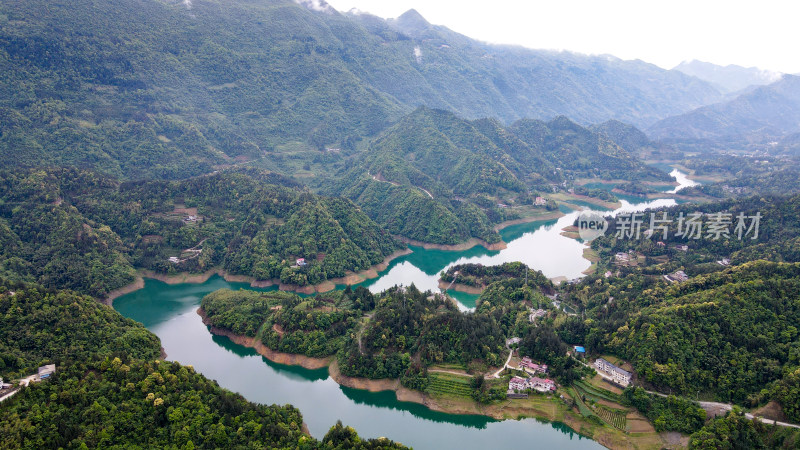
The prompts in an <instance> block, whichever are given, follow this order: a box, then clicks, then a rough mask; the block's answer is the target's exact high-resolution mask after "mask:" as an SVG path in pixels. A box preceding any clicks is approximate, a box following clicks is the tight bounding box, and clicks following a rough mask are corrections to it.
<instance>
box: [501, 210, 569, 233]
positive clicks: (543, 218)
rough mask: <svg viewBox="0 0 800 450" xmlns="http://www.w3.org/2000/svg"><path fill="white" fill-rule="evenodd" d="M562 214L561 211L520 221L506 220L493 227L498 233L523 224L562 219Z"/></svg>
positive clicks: (524, 218)
mask: <svg viewBox="0 0 800 450" xmlns="http://www.w3.org/2000/svg"><path fill="white" fill-rule="evenodd" d="M565 215H566V214H564V213H563V212H561V211H551V212H549V213H547V214H542V215H541V216H531V217H523V218H521V219H514V220H506V221H505V222H501V223H499V224H497V225H495V226H494V231H500V230H502V229H503V228H508V227H510V226H512V225H519V224H523V223H531V222H543V221H546V220H555V219H558V218H561V217H564V216H565Z"/></svg>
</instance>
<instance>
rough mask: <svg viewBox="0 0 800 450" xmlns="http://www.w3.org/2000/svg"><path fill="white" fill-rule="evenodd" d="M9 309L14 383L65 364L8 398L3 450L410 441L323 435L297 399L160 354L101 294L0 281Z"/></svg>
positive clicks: (5, 334)
mask: <svg viewBox="0 0 800 450" xmlns="http://www.w3.org/2000/svg"><path fill="white" fill-rule="evenodd" d="M0 315H2V317H3V320H2V321H0V376H2V377H3V379H4V381H5V382H10V381H12V380H14V379H16V378H17V377H23V376H28V375H30V374H31V373H34V372H35V370H36V368H37V367H38V366H39V365H40V364H55V365H56V373H55V374H53V375H51V376H50V378H49V379H47V380H46V381H42V382H38V383H31V384H30V385H29V387H27V388H22V390H21V391H20V392H18V393H17V394H16V395H14V396H13V397H11V398H9V399H6V400H5V401H3V402H2V403H0V447H1V448H75V449H78V448H108V447H115V448H256V447H258V448H303V449H316V448H320V449H334V448H358V449H378V448H382V449H392V448H402V446H400V445H399V444H396V443H394V442H392V441H390V440H388V439H385V438H381V439H369V440H362V439H361V438H359V437H358V434H357V433H356V432H355V430H353V429H352V428H350V427H347V428H345V427H343V426H342V424H341V423H339V424H336V425H334V426H333V427H332V428H331V430H330V431H329V432H328V433H327V435H326V436H325V437H324V438H323V439H322V440H321V441H318V440H316V439H314V438H313V437H311V436H308V435H307V434H305V433H304V432H303V430H302V426H303V416H302V415H301V414H300V412H299V411H298V410H297V409H295V408H294V407H292V406H291V405H285V406H278V405H272V406H266V405H259V404H255V403H250V402H248V401H246V400H245V399H244V398H242V396H241V395H239V394H234V393H232V392H229V391H227V390H225V389H222V388H220V387H219V385H217V383H216V382H215V381H213V380H209V379H207V378H206V377H204V376H203V375H201V374H199V373H197V372H195V370H194V369H193V368H192V366H181V365H180V364H179V363H176V362H161V361H156V360H155V359H156V358H158V356H159V354H160V344H159V340H158V337H156V336H155V335H154V334H152V333H151V332H150V331H148V330H147V329H145V328H144V327H143V326H142V324H140V323H137V322H134V321H133V320H130V319H126V318H124V317H122V316H121V315H120V314H119V313H118V312H116V311H114V310H113V309H111V308H110V307H108V306H105V305H101V304H100V303H98V302H97V301H96V300H94V299H92V298H91V297H85V296H81V295H78V294H76V293H74V292H70V291H54V290H47V289H44V288H42V287H40V286H37V285H24V284H18V283H9V282H7V281H4V280H3V279H0Z"/></svg>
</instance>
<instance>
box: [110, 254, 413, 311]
mask: <svg viewBox="0 0 800 450" xmlns="http://www.w3.org/2000/svg"><path fill="white" fill-rule="evenodd" d="M411 252H412V250H411V249H409V248H406V249H404V250H398V251H396V252H394V253H392V254H390V255H388V256H386V257H385V258H384V259H383V261H382V262H380V263H378V264H375V265H373V266H370V267H369V268H368V269H365V270H362V271H360V272H350V273H348V274H346V275H345V276H343V277H337V278H331V279H328V280H325V281H323V282H322V283H319V284H312V285H308V286H298V285H294V284H284V283H281V282H280V280H276V279H273V280H256V279H255V278H254V277H252V276H249V275H232V274H230V273H228V272H226V271H225V270H223V269H220V268H213V269H209V270H207V271H205V272H203V273H189V272H179V273H177V274H175V275H167V274H163V273H158V272H154V271H152V270H148V269H139V271H138V272H137V275H136V280H134V282H133V283H131V284H129V285H127V286H123V287H120V288H117V289H114V290H113V291H111V292H109V293H108V294H106V296H105V298H103V299H101V303H103V304H105V305H108V306H112V307H113V304H114V300H116V299H117V298H119V297H122V296H123V295H126V294H130V293H132V292H136V291H138V290H139V289H142V288H144V279H145V278H152V279H154V280H158V281H161V282H162V283H166V284H181V283H191V284H200V283H205V282H206V281H208V280H209V278H211V277H212V276H214V275H219V276H221V277H222V278H223V279H225V281H227V282H229V283H250V287H256V288H259V287H269V286H276V285H277V286H278V289H279V290H281V291H288V292H298V293H301V294H308V295H311V294H315V293H323V292H329V291H332V290H334V289H336V285H337V284H345V285H353V284H357V283H361V282H362V281H365V280H368V279H372V278H377V277H378V276H379V274H378V272H381V271H384V270H386V268H387V267H389V263H390V262H391V261H392V260H394V259H396V258H399V257H401V256H405V255H408V254H410V253H411Z"/></svg>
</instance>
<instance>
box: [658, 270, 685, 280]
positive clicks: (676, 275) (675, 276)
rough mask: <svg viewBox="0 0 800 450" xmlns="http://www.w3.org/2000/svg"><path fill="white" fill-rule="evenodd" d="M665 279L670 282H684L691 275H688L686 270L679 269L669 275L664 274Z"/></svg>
mask: <svg viewBox="0 0 800 450" xmlns="http://www.w3.org/2000/svg"><path fill="white" fill-rule="evenodd" d="M664 279H665V280H667V281H668V282H670V283H682V282H684V281H688V280H689V275H686V272H684V271H682V270H679V271H677V272H673V273H671V274H669V275H664Z"/></svg>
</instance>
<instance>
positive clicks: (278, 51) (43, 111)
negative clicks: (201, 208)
mask: <svg viewBox="0 0 800 450" xmlns="http://www.w3.org/2000/svg"><path fill="white" fill-rule="evenodd" d="M328 8H329V11H328V13H319V12H318V11H314V10H312V9H309V8H305V7H304V6H303V5H299V4H296V3H295V2H292V1H286V0H270V1H264V2H245V1H235V2H228V1H225V2H221V1H216V0H205V1H203V2H202V4H195V5H192V4H191V3H186V4H184V3H181V2H147V3H144V4H143V3H142V2H139V1H133V0H124V1H116V2H109V1H102V0H93V1H90V2H82V3H78V4H76V3H74V2H63V1H43V0H32V1H28V2H13V3H8V2H6V3H3V4H2V5H0V25H2V26H0V67H2V68H3V70H2V77H0V91H2V92H3V93H4V95H3V96H2V98H0V117H2V118H3V119H2V120H0V122H1V123H2V124H3V129H2V133H0V161H2V162H3V163H6V164H29V165H41V164H58V165H70V166H77V167H92V168H96V169H99V170H101V171H103V172H106V173H108V174H111V175H113V176H116V177H125V178H136V179H139V178H151V177H155V178H184V177H187V176H193V175H198V174H201V173H207V172H209V171H210V170H213V169H212V168H213V167H214V166H216V165H219V164H229V163H230V162H231V161H233V160H234V159H236V158H238V159H239V160H242V159H258V158H263V159H264V160H265V161H266V163H267V164H273V163H276V162H278V161H279V160H280V158H282V157H283V156H284V151H285V147H284V146H285V145H286V144H294V143H297V142H303V143H304V144H303V146H304V147H306V148H307V150H306V151H305V153H306V154H313V153H315V152H317V150H316V149H317V148H324V147H325V146H326V145H337V144H338V143H340V142H347V141H349V140H352V139H357V138H359V137H360V136H371V135H374V134H375V133H377V132H379V131H380V130H382V129H384V128H385V127H387V126H388V125H390V124H391V123H392V122H393V121H395V120H396V119H398V118H399V117H400V116H401V115H402V114H403V113H405V112H408V111H410V110H411V109H412V108H414V107H416V106H418V105H421V104H424V105H428V106H430V107H440V108H447V109H450V110H453V111H456V112H457V113H459V114H460V115H462V116H465V117H469V118H476V117H499V118H501V119H502V120H504V121H512V120H516V119H519V118H521V117H537V118H550V117H553V116H555V115H558V114H567V115H569V116H570V117H574V118H576V119H578V120H580V121H581V122H583V123H591V122H598V121H602V120H606V119H609V118H612V117H615V118H621V119H628V120H634V121H640V122H642V121H643V122H645V123H650V122H652V121H654V120H657V119H660V118H664V117H667V116H668V115H671V114H676V113H680V112H683V111H686V110H688V109H690V108H693V107H696V106H700V105H702V104H706V103H708V102H711V101H715V100H717V99H719V98H720V93H719V92H717V91H716V89H714V88H713V87H712V86H711V85H709V84H708V83H705V82H702V81H700V80H698V79H696V78H692V77H688V76H686V75H683V74H681V73H678V72H675V71H666V70H662V69H659V68H657V67H656V66H653V65H651V64H646V63H643V62H641V61H622V60H616V59H615V60H613V61H609V60H607V59H606V58H605V57H599V56H597V57H588V56H583V55H577V54H571V53H566V54H561V53H552V52H546V51H545V52H539V51H533V50H528V49H521V48H511V47H505V46H492V45H487V44H484V43H481V42H478V41H474V40H471V39H469V38H467V37H465V36H462V35H459V34H457V33H454V32H452V31H450V30H446V29H441V28H439V27H433V26H432V25H430V24H428V23H427V22H425V20H424V19H422V18H419V20H418V21H420V22H421V25H422V27H421V28H422V30H424V32H422V33H421V34H424V35H425V36H422V35H419V33H418V32H419V31H420V29H419V28H418V27H416V26H415V27H412V29H408V28H406V27H404V26H401V24H402V23H403V22H391V23H390V22H386V21H383V20H381V19H378V18H376V17H374V16H370V15H344V14H340V13H338V12H335V11H333V10H332V9H330V7H328ZM414 14H416V13H414ZM412 15H413V14H412ZM99 17H115V18H120V20H114V21H107V20H97V18H99ZM414 30H416V31H417V32H415V31H414ZM132 36H134V37H135V39H133V38H131V37H132ZM415 48H417V49H419V51H421V52H423V53H424V54H425V57H424V58H421V59H418V58H415V57H414V49H415ZM487 55H492V56H491V57H490V58H487V57H486V56H487ZM598 67H602V68H603V69H602V72H603V74H602V75H597V74H594V73H593V72H594V71H595V70H596V69H597V68H598ZM621 80H622V81H621ZM631 86H636V88H634V89H630V87H631ZM531 93H535V96H536V98H537V101H531V98H530V96H531ZM587 96H588V99H587ZM640 125H641V124H640ZM290 157H297V155H290Z"/></svg>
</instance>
